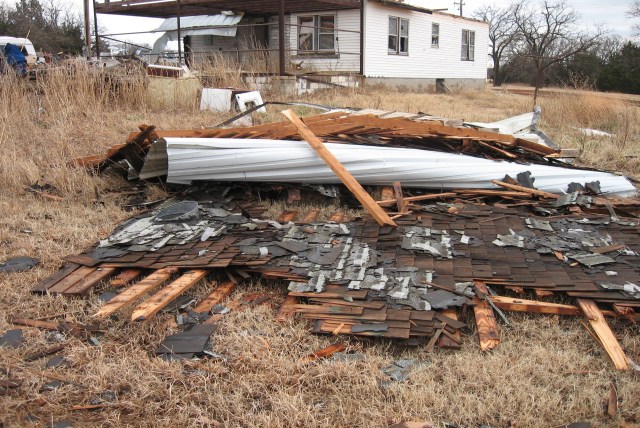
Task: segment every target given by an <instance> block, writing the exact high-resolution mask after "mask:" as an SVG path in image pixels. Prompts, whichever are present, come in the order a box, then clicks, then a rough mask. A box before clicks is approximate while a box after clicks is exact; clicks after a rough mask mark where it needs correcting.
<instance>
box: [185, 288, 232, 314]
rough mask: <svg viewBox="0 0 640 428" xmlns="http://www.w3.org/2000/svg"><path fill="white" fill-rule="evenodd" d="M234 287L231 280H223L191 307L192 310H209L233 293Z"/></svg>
mask: <svg viewBox="0 0 640 428" xmlns="http://www.w3.org/2000/svg"><path fill="white" fill-rule="evenodd" d="M235 289H236V284H234V283H233V282H231V281H225V282H223V283H222V284H218V286H217V287H216V288H215V289H214V290H213V291H212V292H211V294H209V295H208V296H207V297H205V298H204V299H203V300H202V301H201V302H200V303H198V304H197V305H196V307H195V308H193V311H194V312H209V311H211V308H213V307H214V306H215V305H219V304H220V303H222V302H223V301H224V299H226V298H227V297H229V296H230V295H231V293H233V290H235Z"/></svg>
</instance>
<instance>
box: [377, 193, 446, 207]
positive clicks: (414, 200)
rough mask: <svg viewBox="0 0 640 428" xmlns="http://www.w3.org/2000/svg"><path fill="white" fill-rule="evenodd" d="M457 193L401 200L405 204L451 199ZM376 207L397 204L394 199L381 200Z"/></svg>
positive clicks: (434, 194) (410, 197)
mask: <svg viewBox="0 0 640 428" xmlns="http://www.w3.org/2000/svg"><path fill="white" fill-rule="evenodd" d="M456 195H457V193H454V192H449V193H432V194H429V195H420V196H409V197H406V198H403V200H404V201H405V202H419V201H428V200H431V199H441V198H453V197H454V196H456ZM376 203H377V204H378V205H380V206H381V207H389V206H393V205H394V204H396V203H397V201H396V199H383V200H381V201H376Z"/></svg>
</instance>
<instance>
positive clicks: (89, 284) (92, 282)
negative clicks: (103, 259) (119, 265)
mask: <svg viewBox="0 0 640 428" xmlns="http://www.w3.org/2000/svg"><path fill="white" fill-rule="evenodd" d="M114 273H116V268H98V269H96V270H95V272H92V273H91V274H89V275H87V276H86V277H85V278H83V279H81V280H80V281H79V282H77V283H76V284H74V285H72V286H71V287H69V288H68V289H66V290H65V291H64V292H63V293H62V294H64V295H66V296H70V295H73V294H85V293H87V292H88V291H89V290H91V289H92V288H93V287H95V286H96V285H98V283H99V282H100V281H102V280H103V279H107V278H109V277H110V276H112V275H113V274H114Z"/></svg>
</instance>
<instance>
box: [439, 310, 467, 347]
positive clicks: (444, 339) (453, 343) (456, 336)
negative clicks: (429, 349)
mask: <svg viewBox="0 0 640 428" xmlns="http://www.w3.org/2000/svg"><path fill="white" fill-rule="evenodd" d="M442 315H444V316H446V317H448V318H451V319H454V320H458V312H457V311H456V310H455V309H453V308H449V309H445V310H443V311H442ZM460 336H461V335H460V330H458V329H456V331H455V333H451V336H449V335H446V334H442V335H440V337H439V339H438V346H439V347H440V348H447V349H460V348H461V347H462V346H461V345H460V344H461V343H462V338H461V337H460Z"/></svg>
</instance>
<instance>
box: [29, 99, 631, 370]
mask: <svg viewBox="0 0 640 428" xmlns="http://www.w3.org/2000/svg"><path fill="white" fill-rule="evenodd" d="M285 114H287V117H289V118H290V120H291V122H292V123H293V124H288V123H280V124H268V125H259V126H254V127H250V128H232V129H202V130H169V131H160V130H156V129H155V128H154V127H153V126H142V127H141V131H140V132H139V133H137V134H133V135H131V136H130V138H129V140H128V142H127V143H126V144H124V145H119V146H115V147H113V148H112V149H111V150H110V151H109V152H108V153H106V154H105V155H104V156H94V157H89V158H83V159H78V160H76V161H75V163H76V164H77V165H82V166H85V167H89V168H92V169H94V170H98V171H101V170H103V169H105V168H106V167H108V166H114V165H117V164H119V163H121V161H126V163H127V168H130V169H131V171H130V173H133V174H136V175H137V176H139V177H143V178H151V177H161V176H167V177H168V181H173V182H178V183H193V185H192V187H190V188H188V190H187V191H183V192H182V193H181V195H180V196H178V197H174V198H172V199H170V200H168V201H165V202H164V203H163V204H162V205H161V206H159V207H157V208H156V209H153V210H149V211H146V212H144V213H142V214H140V215H138V216H136V217H134V218H132V219H130V220H128V221H127V222H125V223H123V224H122V225H120V226H119V227H118V228H117V229H116V230H115V231H114V232H113V233H112V234H111V235H110V236H109V237H108V238H107V239H105V240H102V241H100V242H99V243H97V244H96V245H95V246H94V247H93V248H90V249H88V250H87V251H85V252H83V253H81V254H78V255H72V256H68V257H66V258H65V260H66V261H67V264H66V265H65V266H64V267H63V268H62V269H61V270H60V271H59V272H57V273H55V274H53V275H52V276H50V277H49V278H46V279H45V280H43V281H42V282H40V283H39V284H37V285H36V286H35V287H34V288H33V291H34V292H40V293H54V294H62V295H84V294H87V293H89V292H91V291H92V290H96V289H98V287H99V286H100V284H102V283H103V282H104V281H106V280H109V281H110V284H111V285H118V286H119V287H125V288H123V289H121V290H120V291H119V293H118V294H116V295H115V296H114V297H112V298H111V299H110V300H109V301H107V302H106V303H105V304H104V306H103V307H102V308H101V309H100V311H99V312H98V313H97V314H95V316H96V317H97V318H100V319H105V318H106V317H109V316H112V315H113V314H115V313H117V312H120V311H123V310H124V309H126V308H130V307H131V306H132V305H133V304H134V303H135V302H138V304H137V306H136V307H135V308H133V312H132V314H131V317H130V318H131V321H132V322H138V321H144V320H148V319H149V318H151V317H153V316H155V315H156V314H158V313H159V312H160V311H162V310H165V309H166V308H167V307H169V306H171V305H174V306H175V307H177V309H176V310H175V311H174V312H177V313H178V317H177V318H176V321H175V325H176V326H181V325H191V326H193V325H195V326H196V327H194V328H195V330H193V329H192V330H186V331H185V332H183V333H180V334H178V335H175V336H170V337H168V338H167V339H166V340H165V342H164V343H163V344H162V345H161V346H160V348H159V349H158V350H157V353H158V354H160V355H166V354H170V355H171V357H170V358H174V357H175V358H182V357H186V358H189V357H191V356H193V355H194V354H196V355H202V354H203V353H205V354H206V353H207V352H209V351H208V350H207V349H205V348H206V346H205V345H206V343H207V340H206V339H207V338H208V337H209V336H210V335H211V334H212V333H213V331H214V330H215V328H214V327H207V326H210V325H215V322H217V321H218V320H220V319H221V317H222V316H223V315H224V314H225V313H226V312H228V311H230V310H234V309H238V308H242V307H243V306H247V305H256V304H261V303H264V299H262V298H260V297H257V298H256V299H253V300H251V301H232V302H230V303H229V304H228V305H227V306H221V303H222V302H223V301H224V299H225V298H226V297H227V296H229V295H230V294H231V292H232V291H233V289H234V288H235V287H236V286H237V285H238V284H240V283H241V282H242V280H244V279H247V278H249V277H251V276H260V277H262V278H267V279H277V280H281V281H283V282H284V284H283V287H286V288H287V289H288V297H286V299H285V300H284V302H283V304H282V305H281V307H280V309H279V311H278V315H277V319H278V320H286V319H290V318H292V317H294V316H296V315H298V316H300V317H302V318H304V319H307V320H310V321H311V326H312V327H311V330H312V331H313V332H315V333H324V334H350V335H355V336H377V337H387V338H393V339H396V340H400V341H404V342H405V343H408V344H414V345H418V344H424V345H425V346H426V347H427V348H428V349H432V348H433V347H435V346H440V347H446V348H459V347H460V345H461V330H462V329H464V328H465V327H466V324H465V322H463V321H461V319H463V314H464V313H465V312H466V309H467V308H473V314H474V317H475V321H476V324H477V330H478V335H479V339H480V346H481V348H482V349H483V350H488V349H492V348H493V347H495V346H497V345H498V344H499V342H500V334H499V327H498V323H497V321H496V318H495V317H496V315H497V316H498V317H501V318H503V320H504V321H505V323H508V320H507V318H506V316H505V314H504V312H503V311H526V312H535V313H550V314H558V315H569V316H576V315H581V314H585V315H586V316H587V319H588V320H589V323H590V324H591V326H592V328H593V330H594V332H595V334H596V335H597V336H598V338H599V340H600V341H601V342H602V344H603V346H604V347H605V349H606V350H607V352H608V353H609V355H610V356H611V358H612V360H613V361H614V363H615V365H616V367H617V368H620V369H625V368H627V361H626V358H625V356H624V352H623V351H622V349H621V348H620V346H619V344H618V342H617V341H616V339H615V336H614V335H613V333H612V332H611V330H610V329H609V327H608V325H607V323H606V321H605V319H604V316H609V317H615V318H621V319H627V320H630V321H632V322H635V321H636V320H637V319H638V318H640V316H639V314H638V312H637V311H636V308H637V307H639V306H640V283H638V279H637V278H638V273H639V272H640V267H639V266H640V263H639V262H640V255H639V254H638V252H639V251H640V238H639V236H640V235H639V234H638V223H637V220H636V218H637V213H638V207H639V206H640V202H639V201H638V200H637V199H632V198H619V197H616V198H610V197H605V196H604V194H605V193H607V194H617V195H629V194H634V193H635V188H634V187H633V185H632V184H631V183H630V182H629V181H628V180H627V179H626V178H624V177H619V176H616V175H614V174H609V173H604V172H600V171H591V170H584V169H578V168H574V167H571V166H569V165H567V164H565V163H562V162H561V161H559V160H558V159H557V158H561V157H563V154H562V151H561V150H560V149H556V148H551V147H549V146H547V145H543V144H540V143H534V142H532V141H529V140H527V139H524V138H520V137H514V136H513V135H509V134H500V133H497V132H490V131H486V130H478V129H472V128H469V127H462V126H451V124H450V123H449V124H447V123H448V122H447V121H446V120H444V119H438V118H433V117H430V116H424V115H418V116H417V117H415V116H412V117H403V116H402V114H387V115H386V117H380V114H377V115H376V114H372V113H371V112H356V113H352V112H344V111H337V112H331V113H328V114H324V115H320V116H313V117H311V118H307V119H306V120H305V123H302V122H299V119H297V116H295V115H294V114H292V113H291V112H288V113H287V112H286V113H285ZM300 137H303V138H304V140H306V141H307V142H308V144H309V145H310V146H311V147H309V145H307V143H305V142H301V141H294V140H297V139H300ZM320 138H322V141H321V140H320ZM284 139H286V140H290V141H281V140H284ZM314 151H315V153H314ZM327 152H329V153H327ZM400 158H403V159H404V161H403V162H404V163H402V162H399V161H398V160H399V159H400ZM284 159H287V161H286V162H285V161H284ZM280 162H281V164H279V163H280ZM325 163H326V165H325ZM485 163H486V167H484V168H481V166H482V165H484V164H485ZM407 165H411V167H409V168H408V169H407ZM345 166H348V167H347V168H345ZM185 171H189V172H188V173H186V172H185ZM332 171H333V172H332ZM434 171H435V177H437V178H433V177H434V176H433V175H432V176H431V177H432V178H425V177H426V176H420V174H423V173H424V174H434ZM547 171H553V172H551V173H547ZM333 174H335V176H334V175H333ZM438 174H439V175H438ZM398 177H400V178H401V180H400V181H402V182H403V184H405V183H408V184H407V185H406V186H405V189H404V192H408V191H409V190H408V189H409V188H411V187H417V188H420V189H428V188H437V189H438V192H439V193H438V192H436V193H426V192H425V191H424V190H412V192H413V193H414V194H413V195H411V196H406V195H405V194H404V193H403V188H402V186H401V185H400V182H398ZM412 177H413V179H414V180H415V181H412ZM512 177H516V178H515V179H514V178H512ZM429 180H432V181H429ZM224 181H228V182H247V181H249V182H252V181H253V182H256V181H257V182H265V181H272V182H279V183H283V182H289V183H292V182H302V183H315V184H317V183H323V184H326V183H337V182H340V181H341V182H342V183H344V184H345V185H346V187H347V188H348V189H349V190H350V191H351V192H352V193H353V194H354V196H356V198H357V199H358V200H359V201H360V202H361V204H362V205H363V206H364V207H365V209H367V210H368V211H369V213H370V215H366V216H364V217H363V218H346V216H345V215H344V214H341V213H335V214H334V215H332V216H331V220H330V221H318V216H319V211H318V210H317V209H310V210H308V211H306V212H298V211H290V210H286V211H284V212H283V213H282V214H281V215H280V216H279V217H278V218H275V219H273V218H266V217H265V216H264V213H265V210H266V206H264V205H262V204H261V203H257V202H256V200H255V196H254V195H255V194H256V193H260V191H264V192H268V189H269V188H270V185H267V184H263V183H254V184H252V185H251V188H248V187H247V185H246V184H240V185H238V184H234V183H226V184H224V185H221V184H220V183H219V182H224ZM211 182H218V184H215V183H211ZM359 182H363V183H371V184H378V185H390V184H392V183H393V187H385V188H383V189H382V199H381V200H379V201H375V200H373V198H372V197H371V196H370V195H369V194H368V193H367V192H366V191H365V190H364V189H363V188H362V187H361V186H360V185H359ZM534 184H535V186H534ZM279 186H280V188H284V189H287V190H288V191H289V195H293V196H294V198H293V199H294V200H299V199H300V195H301V192H302V191H304V190H306V189H307V188H306V187H300V186H293V185H290V184H288V185H284V186H283V185H279ZM444 188H447V189H449V190H450V191H448V192H442V191H441V190H442V189H444ZM254 192H255V193H254ZM563 192H567V193H563ZM383 208H387V211H386V212H385V211H384V210H383ZM391 210H393V211H391ZM215 273H223V274H224V275H226V276H227V277H228V278H229V281H225V282H222V283H220V284H219V286H218V287H217V288H216V289H214V290H213V291H212V293H211V294H210V295H208V296H200V297H197V298H196V299H195V301H193V300H190V301H187V302H179V300H178V299H179V297H180V296H183V295H184V294H185V293H187V291H188V290H190V289H192V288H193V287H194V286H195V285H196V284H198V283H199V282H200V281H202V280H203V279H204V278H206V277H208V276H209V275H212V274H215ZM166 283H168V285H165V286H164V287H162V286H163V285H164V284H166ZM158 290H159V291H158ZM498 291H499V293H498ZM154 293H155V294H154ZM556 293H562V294H564V295H566V296H569V297H570V298H575V299H576V304H575V305H571V304H558V303H549V302H547V301H544V300H530V299H523V298H520V297H521V296H518V297H513V295H514V294H516V295H524V294H529V295H535V296H536V297H538V298H543V297H546V296H550V295H553V294H556ZM145 296H148V297H146V298H145V300H143V301H142V302H141V303H140V302H139V300H140V299H141V298H143V297H145ZM178 303H179V304H178ZM598 305H601V306H603V309H601V308H600V307H599V306H598ZM604 306H606V309H604ZM389 376H391V377H392V378H393V376H392V375H389Z"/></svg>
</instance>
